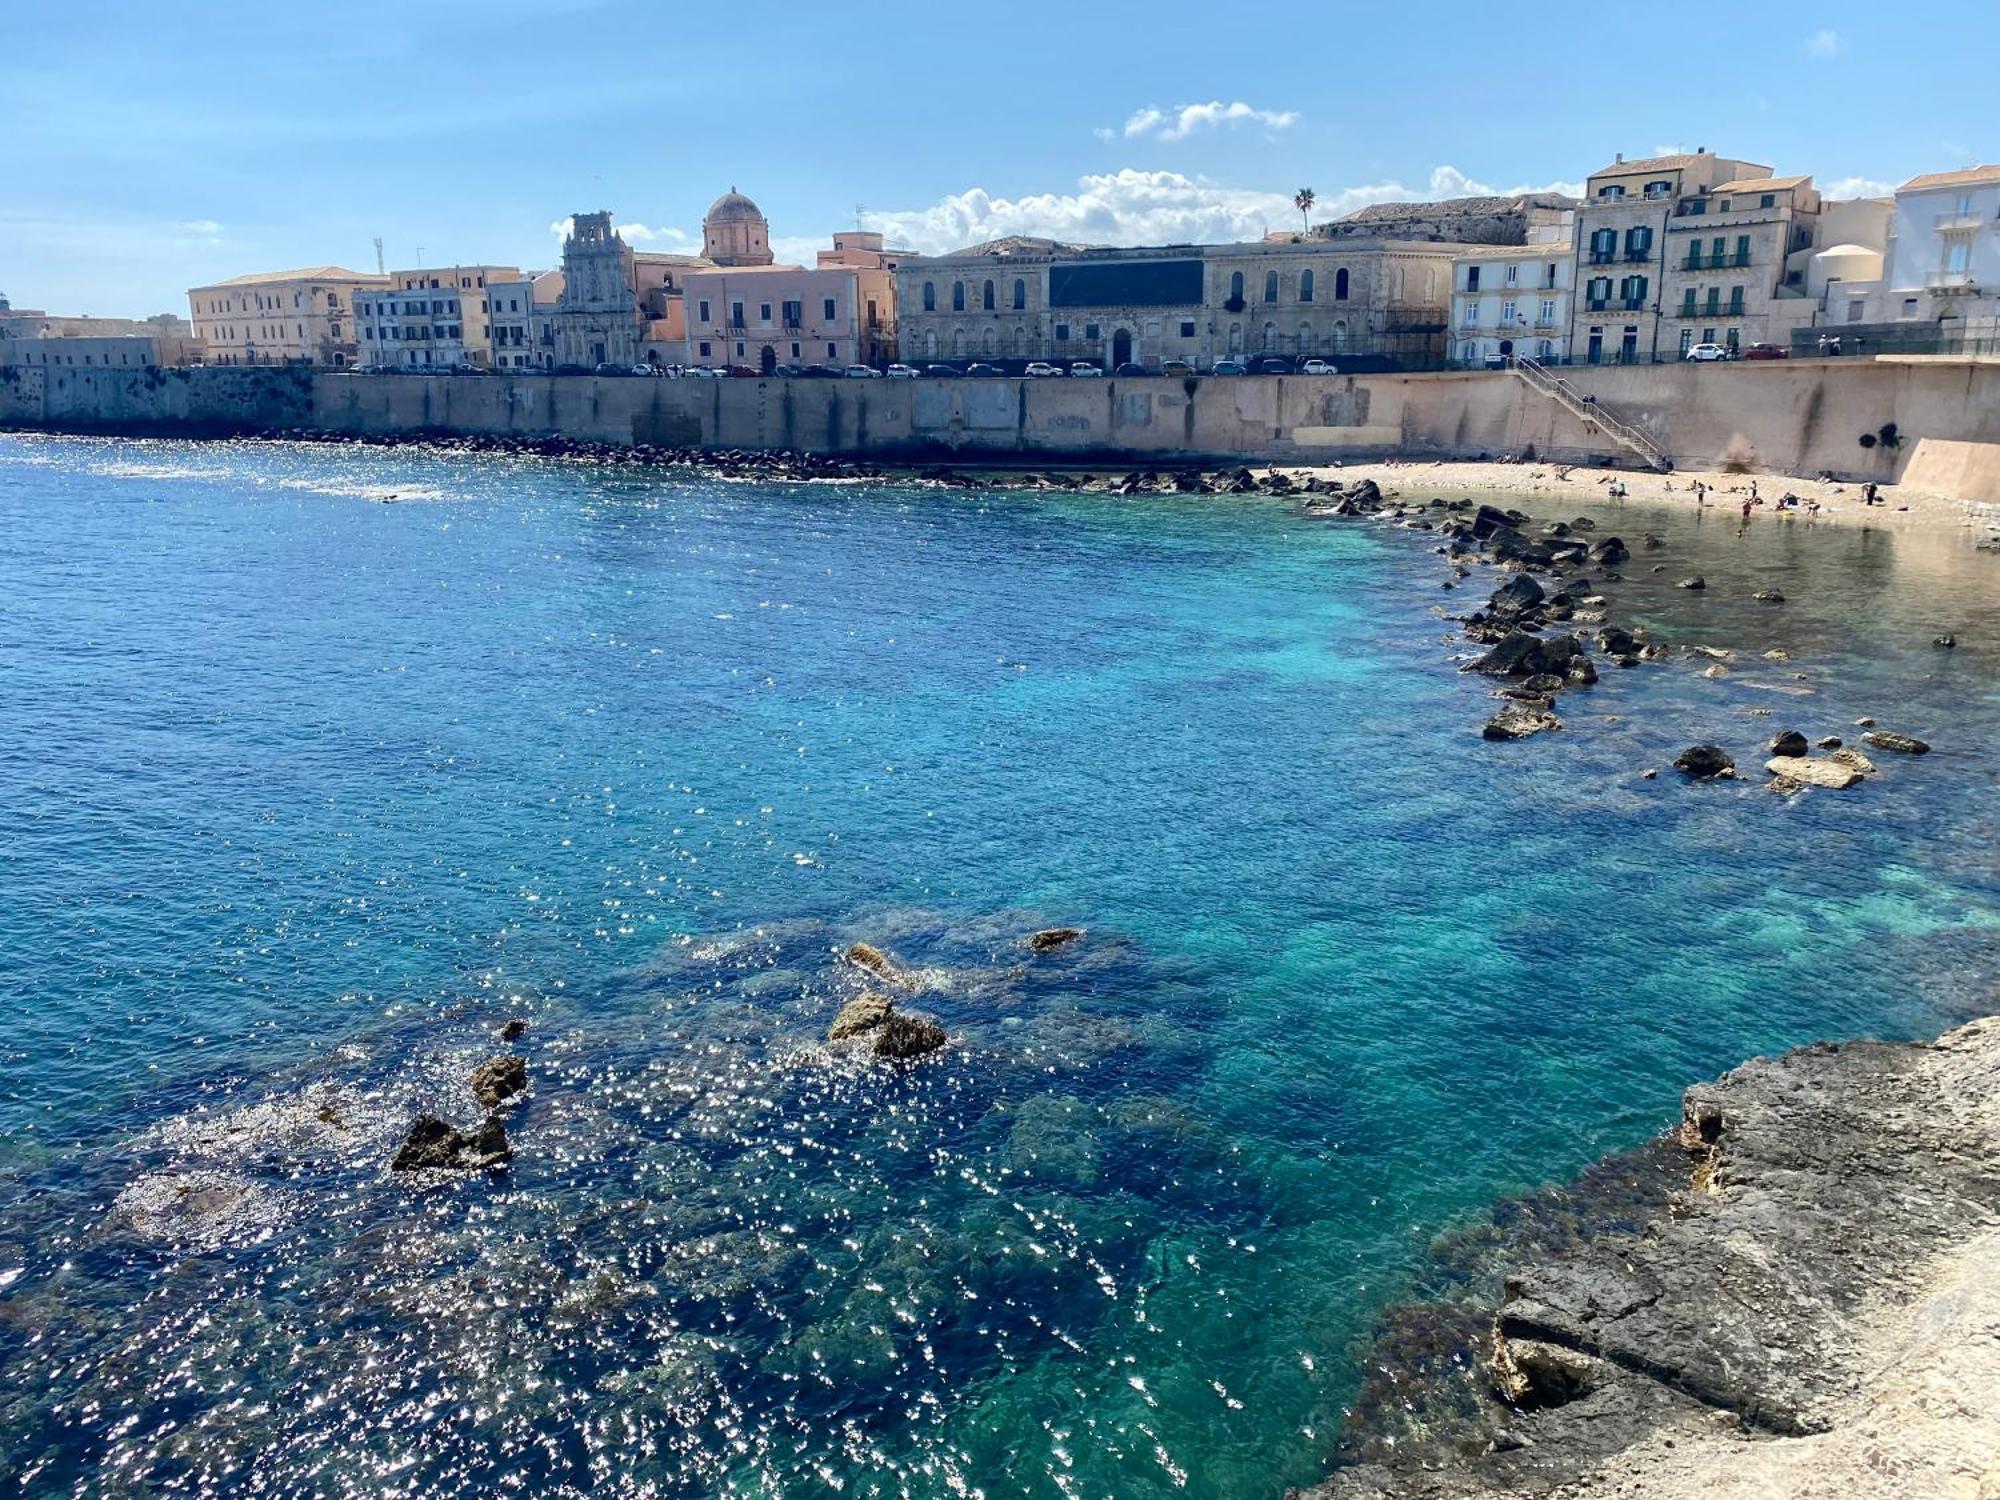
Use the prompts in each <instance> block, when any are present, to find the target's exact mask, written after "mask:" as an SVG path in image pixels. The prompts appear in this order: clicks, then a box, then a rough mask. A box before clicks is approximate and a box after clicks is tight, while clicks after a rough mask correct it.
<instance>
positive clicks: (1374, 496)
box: [1347, 479, 1382, 510]
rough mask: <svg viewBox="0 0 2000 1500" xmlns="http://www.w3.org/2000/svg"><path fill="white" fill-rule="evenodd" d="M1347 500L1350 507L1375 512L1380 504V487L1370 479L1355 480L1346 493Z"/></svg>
mask: <svg viewBox="0 0 2000 1500" xmlns="http://www.w3.org/2000/svg"><path fill="white" fill-rule="evenodd" d="M1347 500H1348V503H1349V504H1351V505H1358V506H1361V507H1363V508H1365V509H1367V510H1375V509H1376V508H1378V507H1379V506H1380V505H1381V504H1382V487H1381V486H1380V485H1378V484H1377V483H1376V482H1375V481H1374V480H1372V479H1357V480H1355V481H1354V484H1353V486H1352V487H1351V488H1350V489H1349V490H1348V492H1347Z"/></svg>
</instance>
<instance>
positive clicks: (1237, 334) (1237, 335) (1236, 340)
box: [1229, 323, 1243, 354]
mask: <svg viewBox="0 0 2000 1500" xmlns="http://www.w3.org/2000/svg"><path fill="white" fill-rule="evenodd" d="M1229 352H1230V353H1231V354H1241V353H1242V352H1243V325H1242V324H1241V323H1231V324H1230V325H1229Z"/></svg>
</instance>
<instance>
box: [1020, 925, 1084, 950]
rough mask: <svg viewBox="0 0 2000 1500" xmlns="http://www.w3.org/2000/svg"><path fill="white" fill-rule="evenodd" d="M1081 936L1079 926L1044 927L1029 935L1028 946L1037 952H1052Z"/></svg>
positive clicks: (1081, 932) (1081, 930)
mask: <svg viewBox="0 0 2000 1500" xmlns="http://www.w3.org/2000/svg"><path fill="white" fill-rule="evenodd" d="M1082 936H1083V929H1082V928H1081V927H1044V928H1043V929H1042V930H1041V931H1040V932H1036V933H1031V934H1030V935H1029V937H1028V946H1029V947H1030V948H1032V949H1034V950H1035V952H1037V953H1052V952H1054V951H1055V950H1056V949H1058V948H1061V947H1063V946H1064V945H1066V944H1069V943H1073V942H1075V941H1076V940H1077V939H1078V938H1080V937H1082Z"/></svg>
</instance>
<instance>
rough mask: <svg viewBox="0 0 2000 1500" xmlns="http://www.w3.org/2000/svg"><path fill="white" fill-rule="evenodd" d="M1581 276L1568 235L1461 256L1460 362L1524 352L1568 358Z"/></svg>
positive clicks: (1456, 343)
mask: <svg viewBox="0 0 2000 1500" xmlns="http://www.w3.org/2000/svg"><path fill="white" fill-rule="evenodd" d="M1575 278H1576V259H1575V252H1574V249H1573V247H1572V246H1571V245H1570V243H1569V242H1568V241H1567V240H1560V241H1557V242H1555V243H1552V244H1540V245H1494V246H1487V247H1483V248H1480V249H1475V250H1467V251H1465V252H1463V253H1461V254H1460V255H1459V257H1458V259H1457V260H1456V261H1454V262H1453V263H1452V271H1451V284H1452V294H1451V338H1452V359H1453V362H1454V363H1457V364H1459V365H1464V366H1469V367H1472V368H1479V367H1482V366H1485V365H1488V364H1491V363H1494V362H1496V361H1504V360H1506V359H1508V358H1510V357H1513V356H1516V355H1527V356H1530V357H1532V358H1534V359H1537V360H1540V361H1542V362H1543V363H1545V364H1547V363H1557V364H1560V363H1562V362H1564V361H1566V360H1567V359H1568V358H1569V329H1570V315H1571V311H1572V309H1571V307H1570V290H1571V288H1572V286H1573V285H1574V284H1575Z"/></svg>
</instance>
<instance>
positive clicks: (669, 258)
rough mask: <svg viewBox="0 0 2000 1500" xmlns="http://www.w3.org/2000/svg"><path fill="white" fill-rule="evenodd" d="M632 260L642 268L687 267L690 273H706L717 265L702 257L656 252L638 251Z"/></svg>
mask: <svg viewBox="0 0 2000 1500" xmlns="http://www.w3.org/2000/svg"><path fill="white" fill-rule="evenodd" d="M632 259H633V260H634V261H636V262H637V263H638V264H639V265H642V266H686V267H687V268H688V269H689V270H690V271H705V270H707V269H708V268H709V267H710V266H712V265H714V264H715V262H714V261H712V260H709V259H708V258H707V257H705V256H701V255H667V254H665V253H663V252H660V251H655V250H640V251H636V252H634V254H633V256H632Z"/></svg>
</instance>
